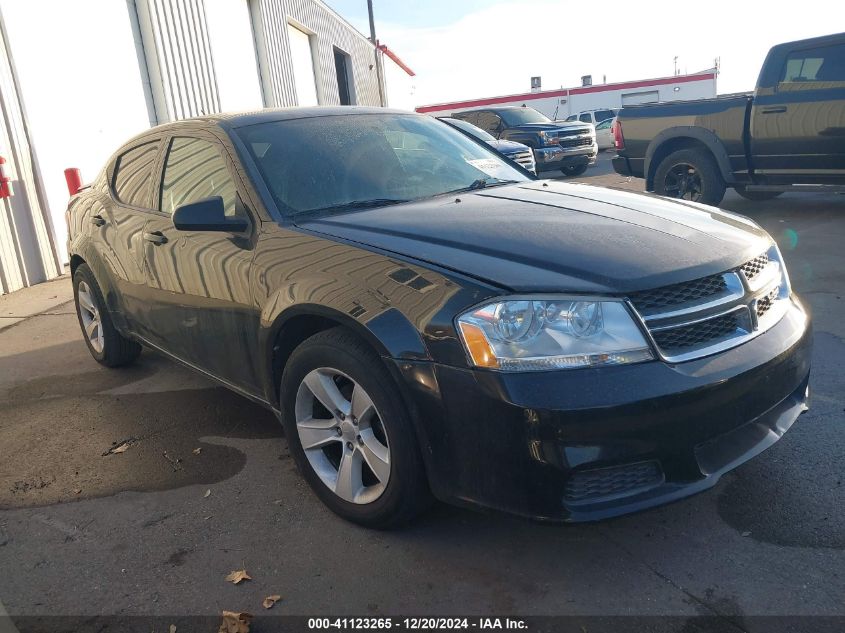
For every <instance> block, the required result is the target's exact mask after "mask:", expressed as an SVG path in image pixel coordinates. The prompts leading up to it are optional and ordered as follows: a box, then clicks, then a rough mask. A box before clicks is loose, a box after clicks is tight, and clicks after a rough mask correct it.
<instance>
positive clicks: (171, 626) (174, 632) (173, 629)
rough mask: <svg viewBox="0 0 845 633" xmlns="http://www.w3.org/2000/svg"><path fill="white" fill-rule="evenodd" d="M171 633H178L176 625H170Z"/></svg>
mask: <svg viewBox="0 0 845 633" xmlns="http://www.w3.org/2000/svg"><path fill="white" fill-rule="evenodd" d="M170 633H176V625H175V624H171V625H170Z"/></svg>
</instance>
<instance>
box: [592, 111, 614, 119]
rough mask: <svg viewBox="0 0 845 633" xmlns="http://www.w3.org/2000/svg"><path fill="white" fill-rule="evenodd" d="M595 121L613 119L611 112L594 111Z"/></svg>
mask: <svg viewBox="0 0 845 633" xmlns="http://www.w3.org/2000/svg"><path fill="white" fill-rule="evenodd" d="M594 114H595V116H596V121H598V122H601V121H606V120H607V119H612V118H613V116H614V115H613V110H596V111H595V113H594Z"/></svg>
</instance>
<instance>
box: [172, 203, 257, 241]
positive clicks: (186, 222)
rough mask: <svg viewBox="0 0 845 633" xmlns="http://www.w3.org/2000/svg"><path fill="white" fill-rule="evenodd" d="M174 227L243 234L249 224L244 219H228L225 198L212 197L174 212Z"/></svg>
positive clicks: (184, 229)
mask: <svg viewBox="0 0 845 633" xmlns="http://www.w3.org/2000/svg"><path fill="white" fill-rule="evenodd" d="M173 226H175V227H176V228H177V229H178V230H180V231H219V232H223V233H241V232H242V231H245V230H246V229H247V227H249V223H248V222H247V221H246V220H245V219H244V218H238V217H227V216H226V212H225V209H224V207H223V198H221V197H220V196H212V197H211V198H204V199H202V200H197V201H196V202H191V203H190V204H184V205H182V206H181V207H178V208H177V209H176V210H175V211H174V212H173Z"/></svg>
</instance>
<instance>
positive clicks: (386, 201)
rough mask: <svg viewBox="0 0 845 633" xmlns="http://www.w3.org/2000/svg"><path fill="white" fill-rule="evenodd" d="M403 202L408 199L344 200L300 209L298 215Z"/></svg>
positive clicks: (370, 207) (368, 207) (371, 207)
mask: <svg viewBox="0 0 845 633" xmlns="http://www.w3.org/2000/svg"><path fill="white" fill-rule="evenodd" d="M403 202H409V201H408V200H403V199H401V198H372V199H370V200H351V201H350V202H344V203H343V204H333V205H332V206H330V207H322V208H320V209H309V210H308V211H302V212H301V213H300V214H298V215H305V214H308V215H311V214H313V213H332V212H334V211H349V210H352V209H374V208H376V207H386V206H389V205H391V204H402V203H403Z"/></svg>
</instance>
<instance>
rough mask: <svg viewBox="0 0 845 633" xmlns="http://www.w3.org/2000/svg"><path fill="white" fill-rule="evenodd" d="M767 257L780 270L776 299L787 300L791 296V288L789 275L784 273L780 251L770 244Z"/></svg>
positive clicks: (784, 268) (776, 246)
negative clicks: (775, 263)
mask: <svg viewBox="0 0 845 633" xmlns="http://www.w3.org/2000/svg"><path fill="white" fill-rule="evenodd" d="M766 254H767V255H768V256H769V261H774V262H777V264H778V267H779V268H780V286H779V287H778V299H788V298H789V296H790V295H791V294H792V286H791V284H790V283H789V273H788V272H787V271H786V264H784V263H783V255H781V254H780V249H779V248H778V245H777V244H772V246H771V248H769V251H768V252H767V253H766Z"/></svg>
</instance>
